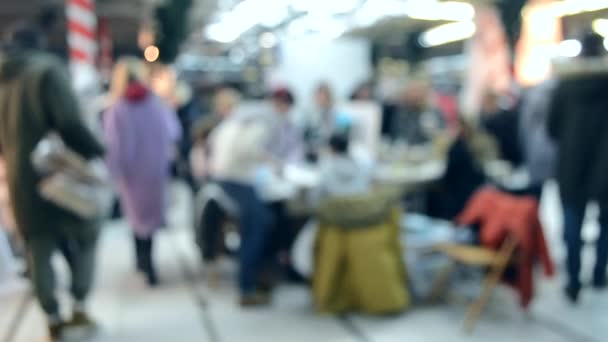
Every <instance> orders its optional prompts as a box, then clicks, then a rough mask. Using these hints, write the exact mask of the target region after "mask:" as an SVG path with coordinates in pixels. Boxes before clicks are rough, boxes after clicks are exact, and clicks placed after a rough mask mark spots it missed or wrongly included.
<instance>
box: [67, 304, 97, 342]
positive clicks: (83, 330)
mask: <svg viewBox="0 0 608 342" xmlns="http://www.w3.org/2000/svg"><path fill="white" fill-rule="evenodd" d="M64 328H65V335H66V339H67V338H68V337H69V338H70V339H71V340H78V341H81V340H84V339H89V338H91V337H92V336H93V335H95V334H96V333H97V330H98V326H97V323H95V321H93V320H92V319H91V317H89V315H88V314H87V313H86V312H82V311H74V314H73V315H72V319H71V320H70V321H69V322H66V323H65V325H64Z"/></svg>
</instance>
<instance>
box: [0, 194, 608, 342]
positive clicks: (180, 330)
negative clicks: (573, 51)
mask: <svg viewBox="0 0 608 342" xmlns="http://www.w3.org/2000/svg"><path fill="white" fill-rule="evenodd" d="M549 190H550V191H549V196H547V200H546V201H545V203H544V211H543V213H544V219H545V221H546V223H547V233H548V236H549V240H550V242H551V244H552V246H553V249H552V252H553V254H554V255H555V257H556V260H561V258H562V255H563V251H562V249H561V247H560V246H561V243H560V239H559V234H557V229H556V227H558V226H559V219H558V217H557V215H555V213H557V212H558V209H556V207H555V206H556V201H555V194H554V191H553V189H552V188H551V189H549ZM177 193H178V194H179V195H178V196H176V199H177V201H176V203H178V204H176V206H175V207H176V208H177V209H178V210H173V211H172V213H173V214H174V215H172V218H171V221H172V222H173V225H172V226H173V228H172V229H171V230H170V231H165V232H163V233H162V234H161V236H160V239H159V245H158V247H159V248H158V249H157V260H158V262H159V268H160V270H161V276H162V280H163V286H162V287H160V288H159V289H154V290H148V289H146V288H145V286H144V285H143V283H142V281H141V279H139V278H138V277H137V276H136V275H135V274H134V272H132V269H133V261H132V255H131V253H132V248H131V247H132V246H131V241H130V238H129V235H128V232H127V229H126V227H125V226H124V225H123V224H121V223H115V224H110V225H108V227H107V228H106V229H105V231H104V235H103V238H102V241H101V245H100V250H99V272H98V274H99V275H98V286H97V291H96V292H95V295H94V296H93V298H92V301H91V308H92V310H93V314H94V315H95V317H96V318H98V319H99V321H100V323H101V326H102V331H101V334H100V335H99V336H98V337H97V338H96V339H95V340H94V341H95V342H122V341H124V342H127V341H150V342H155V341H158V342H161V341H176V342H177V341H179V342H190V341H192V342H248V341H251V342H256V341H289V342H311V341H328V342H359V341H370V342H402V341H408V342H417V341H421V342H422V341H463V342H464V341H466V342H476V341H479V342H482V341H483V342H485V341H497V342H503V341H504V342H510V341H552V342H562V341H563V342H567V341H581V342H583V341H589V342H593V341H597V342H603V341H606V340H608V337H607V332H608V330H607V328H606V327H607V326H608V292H606V293H594V292H592V291H587V292H585V293H584V296H583V298H582V302H581V304H580V305H579V306H578V307H571V306H570V305H568V304H567V303H566V302H565V301H564V300H563V298H562V295H561V290H560V289H561V282H560V280H559V279H554V280H550V281H549V280H542V281H541V282H539V285H538V293H537V298H536V301H535V302H534V304H533V306H532V308H531V310H530V312H529V313H527V314H523V313H521V311H520V310H519V308H518V307H517V305H516V298H515V297H514V295H513V294H512V293H511V292H510V290H508V289H506V288H504V289H500V291H498V293H497V294H496V295H495V296H494V298H493V299H492V302H491V304H490V305H489V307H488V309H487V311H486V313H485V315H484V316H483V318H482V320H481V321H480V323H479V325H478V327H477V329H476V330H475V332H474V333H473V334H472V335H470V336H468V335H464V334H462V333H461V331H460V324H461V322H462V318H463V315H464V310H465V308H464V306H461V305H458V304H454V305H450V306H440V307H429V308H414V309H412V310H411V311H410V312H408V313H405V314H403V315H400V316H397V317H381V318H378V317H365V316H358V315H352V316H348V317H342V318H336V317H330V316H320V315H317V314H315V313H314V312H313V310H312V307H311V304H310V298H309V293H308V291H307V290H306V289H305V288H302V287H294V286H285V287H282V288H280V289H278V291H277V293H276V295H275V302H274V305H273V306H272V307H271V308H268V309H262V310H248V311H243V310H241V309H239V307H238V306H237V305H236V300H237V297H236V291H235V289H234V282H233V280H232V274H233V273H234V266H233V265H231V264H230V262H226V263H225V265H222V266H223V267H222V275H223V277H222V278H221V279H220V284H219V286H216V287H214V288H210V287H209V286H207V282H206V281H205V279H204V277H203V276H202V275H201V274H202V272H201V267H200V265H199V259H198V256H197V253H196V252H195V250H194V248H193V246H192V239H191V236H190V233H189V232H188V230H187V229H186V226H187V222H186V219H185V215H182V214H183V213H185V212H187V211H188V208H187V205H188V204H187V201H184V196H183V191H178V192H177ZM593 233H594V227H593V225H590V227H589V236H592V235H593ZM587 259H588V261H592V256H590V257H589V258H587ZM539 279H541V277H540V276H539ZM18 298H19V297H15V296H11V297H6V296H5V297H2V294H1V293H0V301H1V302H0V338H1V337H2V333H3V332H4V331H3V330H6V327H7V326H8V321H9V319H10V317H9V316H10V315H12V313H13V312H14V308H15V307H16V306H17V303H18ZM5 303H7V304H6V305H5ZM42 323H43V320H42V318H41V314H40V312H39V310H38V309H37V307H36V305H35V304H31V305H29V307H28V310H27V314H26V316H25V318H24V320H23V322H22V324H21V326H20V328H19V330H18V332H17V336H16V338H15V339H14V342H38V341H45V338H44V336H43V335H44V332H43V330H42V327H43V325H42Z"/></svg>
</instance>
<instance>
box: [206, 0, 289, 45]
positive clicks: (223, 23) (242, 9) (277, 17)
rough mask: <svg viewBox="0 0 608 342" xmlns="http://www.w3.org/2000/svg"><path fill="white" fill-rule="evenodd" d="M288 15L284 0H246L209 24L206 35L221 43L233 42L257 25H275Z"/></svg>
mask: <svg viewBox="0 0 608 342" xmlns="http://www.w3.org/2000/svg"><path fill="white" fill-rule="evenodd" d="M288 15H289V13H288V10H287V7H286V4H285V2H284V1H283V0H244V1H241V2H239V3H238V4H237V5H236V6H235V7H234V8H233V9H232V10H231V11H229V12H227V13H223V14H222V15H220V16H219V20H218V21H217V22H216V23H213V24H211V25H209V26H208V27H207V29H206V36H207V38H209V39H211V40H215V41H217V42H220V43H231V42H233V41H235V40H237V39H238V38H239V37H240V36H241V35H242V34H243V33H245V32H247V31H248V30H250V29H251V28H253V27H255V26H256V25H264V26H267V27H273V26H276V25H278V24H279V23H281V22H283V21H284V20H285V18H287V16H288Z"/></svg>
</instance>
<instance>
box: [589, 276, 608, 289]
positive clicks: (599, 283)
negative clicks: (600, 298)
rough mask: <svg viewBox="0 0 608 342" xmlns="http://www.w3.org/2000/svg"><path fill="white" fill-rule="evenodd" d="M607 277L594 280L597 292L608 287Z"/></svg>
mask: <svg viewBox="0 0 608 342" xmlns="http://www.w3.org/2000/svg"><path fill="white" fill-rule="evenodd" d="M607 282H608V281H607V279H606V276H603V277H595V278H594V279H593V284H592V285H593V288H594V289H596V290H605V289H606V286H608V283H607Z"/></svg>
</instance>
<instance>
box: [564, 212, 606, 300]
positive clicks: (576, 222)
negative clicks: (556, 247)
mask: <svg viewBox="0 0 608 342" xmlns="http://www.w3.org/2000/svg"><path fill="white" fill-rule="evenodd" d="M563 207H564V240H565V241H566V248H567V253H568V254H567V261H566V263H567V269H568V277H569V278H568V279H569V286H570V287H571V288H574V289H579V288H580V287H581V281H580V272H581V252H582V249H583V244H584V243H583V239H582V237H581V231H582V226H583V220H584V218H585V208H586V206H585V205H572V204H568V203H566V202H564V203H563ZM607 264H608V205H606V204H604V205H600V235H599V238H598V240H597V243H596V260H595V269H594V271H593V277H594V280H596V281H603V280H604V279H605V277H606V266H607Z"/></svg>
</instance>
